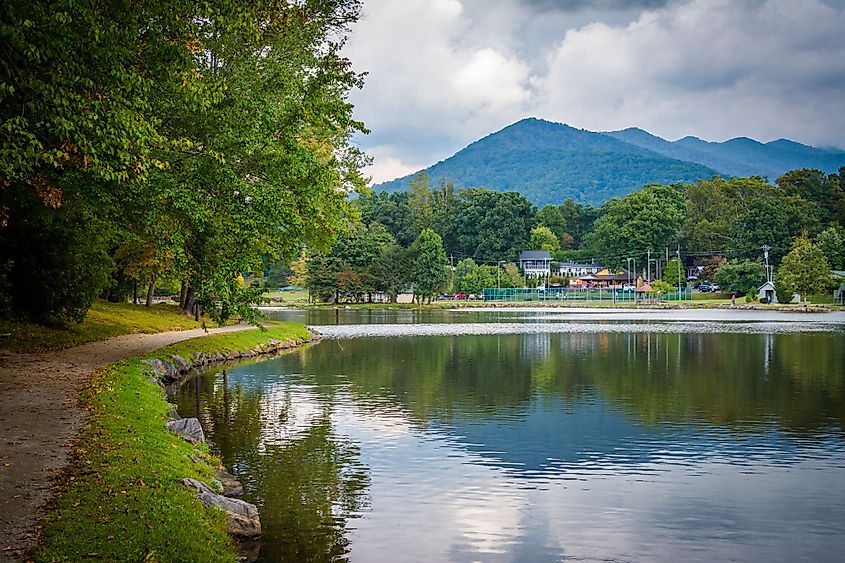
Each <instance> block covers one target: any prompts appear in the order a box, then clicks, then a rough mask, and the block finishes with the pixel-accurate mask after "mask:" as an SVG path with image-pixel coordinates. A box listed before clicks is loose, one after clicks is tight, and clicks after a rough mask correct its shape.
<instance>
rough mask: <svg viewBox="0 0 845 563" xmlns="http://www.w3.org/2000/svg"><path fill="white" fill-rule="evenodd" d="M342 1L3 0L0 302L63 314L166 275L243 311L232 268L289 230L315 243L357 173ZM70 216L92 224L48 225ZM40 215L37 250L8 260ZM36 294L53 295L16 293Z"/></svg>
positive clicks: (245, 293) (195, 294) (215, 306)
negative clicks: (42, 252)
mask: <svg viewBox="0 0 845 563" xmlns="http://www.w3.org/2000/svg"><path fill="white" fill-rule="evenodd" d="M359 10H360V3H359V2H358V1H357V0H304V1H302V2H263V1H259V2H248V3H245V2H235V1H223V2H215V3H211V4H203V3H199V4H197V3H192V2H176V3H152V2H143V1H142V2H140V3H134V4H133V5H132V7H131V8H129V7H127V6H123V5H120V4H116V5H100V4H91V3H86V2H79V1H78V0H60V1H59V2H52V1H50V2H47V1H43V0H42V1H34V2H23V1H19V0H13V1H11V2H7V3H4V4H3V8H0V25H2V27H1V28H0V38H2V40H3V41H4V43H5V44H6V48H5V49H4V53H7V54H8V56H7V55H6V54H4V57H3V59H2V62H0V73H2V74H0V84H2V88H0V116H2V119H3V123H4V125H3V127H2V128H0V138H2V141H3V148H2V151H3V152H2V160H0V247H2V250H0V277H2V279H0V282H2V283H0V292H4V291H5V292H6V293H7V294H8V295H12V296H14V298H13V299H9V300H8V301H9V302H10V305H9V306H8V308H9V309H10V310H9V311H6V312H7V313H11V314H14V315H17V316H28V317H30V318H35V319H38V320H47V319H48V318H54V317H59V318H73V319H75V320H79V319H80V318H81V317H82V316H84V312H85V310H86V309H87V307H88V305H89V304H90V301H91V299H93V297H94V296H96V295H98V294H100V293H101V292H103V291H109V289H110V288H111V289H112V290H116V289H117V288H118V287H125V284H124V285H122V286H121V281H120V280H135V281H139V282H141V283H143V284H149V285H150V290H152V288H153V287H154V286H155V283H156V280H157V279H160V277H161V276H165V275H166V276H171V277H176V278H177V279H179V280H181V281H182V283H183V287H184V288H185V291H183V294H182V296H181V297H182V304H183V306H185V308H186V309H189V308H190V306H191V304H192V303H194V302H196V303H200V304H201V305H202V306H203V307H204V309H205V310H206V311H208V312H209V313H210V314H211V315H212V317H213V318H215V319H217V320H219V321H222V320H224V319H226V318H227V317H229V316H231V315H233V314H237V315H239V316H242V317H244V318H253V317H254V315H255V313H254V309H252V308H251V307H250V305H251V304H252V303H255V302H256V301H257V299H258V294H257V292H256V291H254V290H253V289H252V288H249V287H243V286H242V284H241V283H239V281H238V280H239V277H240V275H241V273H242V272H254V271H262V270H263V268H264V264H265V263H266V262H268V261H276V262H278V261H279V260H289V259H292V258H293V257H295V256H296V255H298V254H299V251H300V249H301V248H302V246H303V244H308V245H309V246H310V247H312V248H315V249H320V248H327V247H328V246H329V245H330V244H331V242H332V240H333V239H334V238H335V236H336V235H337V233H338V232H340V230H341V229H342V226H343V224H344V222H345V218H346V217H347V216H349V215H350V212H351V211H352V209H351V208H350V206H349V203H348V200H347V194H348V193H349V192H351V191H356V190H359V189H363V188H364V180H363V178H362V176H361V174H360V168H361V167H362V165H363V164H364V162H365V159H364V157H363V155H362V154H361V152H360V151H359V150H358V149H357V148H356V147H355V146H353V145H352V143H351V138H352V135H353V134H354V133H356V132H364V131H365V129H364V126H363V124H361V123H360V122H358V121H356V120H355V119H353V117H352V105H351V104H350V103H349V102H348V101H347V93H348V91H349V90H350V89H352V88H357V87H359V86H361V84H362V76H361V75H360V74H357V73H356V72H354V71H353V70H352V69H351V64H350V62H349V61H348V60H346V59H345V58H343V56H341V54H340V50H341V48H342V46H343V43H344V41H345V39H344V38H345V36H346V34H347V31H348V26H349V25H350V24H351V23H353V22H354V21H355V20H356V19H357V17H358V13H359ZM79 217H95V218H96V222H97V225H96V236H91V235H89V234H86V233H85V230H84V228H82V227H79V226H78V225H77V224H75V225H73V226H72V227H70V226H69V227H62V226H61V225H70V224H71V223H73V222H74V221H79V220H80V219H79ZM41 224H48V225H51V226H52V227H50V228H47V229H41V232H40V233H39V236H40V237H41V238H42V239H44V245H45V246H47V247H50V248H52V249H53V256H51V257H50V259H46V260H44V261H41V262H34V261H32V260H26V258H25V255H26V254H27V253H28V252H29V248H30V239H31V238H32V231H33V229H38V228H39V227H38V225H41ZM69 230H73V231H74V234H73V236H69V235H68V231H69ZM74 263H88V264H90V265H91V267H90V268H88V269H87V270H88V271H86V268H80V269H81V270H83V272H84V273H80V272H77V271H75V270H76V269H74V271H68V272H67V273H66V275H65V280H66V281H67V282H69V283H68V284H67V285H68V287H73V288H76V289H71V290H69V291H67V292H64V294H63V295H59V294H58V293H57V291H59V289H57V288H55V287H52V286H51V285H50V284H49V283H48V280H49V278H51V277H52V276H54V275H55V274H54V273H53V272H54V271H55V269H56V266H55V264H64V265H70V264H74ZM102 272H106V274H105V275H102ZM25 283H26V284H29V285H30V286H31V287H29V288H28V289H25V288H22V287H21V285H22V284H25ZM82 286H84V291H82V292H81V293H80V291H79V288H80V287H82ZM4 287H8V289H7V290H4V289H3V288H4ZM27 291H28V292H29V293H30V295H26V292H27ZM47 293H50V294H51V295H55V296H56V297H57V302H56V304H55V305H54V306H50V307H46V308H45V307H44V306H43V304H36V303H34V302H33V299H32V297H31V295H41V296H43V295H45V294H47ZM83 294H84V295H83ZM74 295H77V296H78V297H77V298H74ZM19 297H20V298H19ZM0 303H3V300H2V299H0Z"/></svg>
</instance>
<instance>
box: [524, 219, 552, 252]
mask: <svg viewBox="0 0 845 563" xmlns="http://www.w3.org/2000/svg"><path fill="white" fill-rule="evenodd" d="M528 247H529V248H528V250H548V251H549V252H555V251H556V250H558V249H559V248H560V242H559V241H558V238H557V237H556V236H555V234H554V233H553V232H552V230H551V229H549V228H548V227H547V226H545V225H537V226H536V227H534V228H533V229H531V239H530V240H529V242H528Z"/></svg>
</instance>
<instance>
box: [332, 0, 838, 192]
mask: <svg viewBox="0 0 845 563" xmlns="http://www.w3.org/2000/svg"><path fill="white" fill-rule="evenodd" d="M558 6H559V5H558ZM567 6H568V9H566V10H563V9H559V7H558V8H556V7H555V3H554V2H544V1H532V2H526V1H524V0H523V1H520V0H501V1H499V2H494V3H491V2H488V1H483V2H482V1H481V0H463V1H458V0H403V1H402V2H396V1H393V0H369V1H367V2H365V14H366V17H365V18H364V19H363V20H362V21H361V22H360V23H359V24H358V25H357V26H356V28H355V30H354V35H353V37H352V39H351V41H350V44H349V45H348V47H347V51H346V52H347V54H348V56H350V58H351V59H352V60H353V62H354V64H355V66H356V68H358V69H360V70H365V71H368V72H369V76H368V78H367V84H366V86H365V88H364V90H363V91H362V92H358V93H356V94H354V96H353V100H352V101H353V102H354V103H355V104H356V111H357V114H358V117H359V118H361V119H362V120H363V121H364V122H365V123H366V124H367V125H368V127H369V128H370V129H371V130H372V131H373V133H372V134H371V135H370V136H369V137H367V138H364V139H363V140H362V145H363V146H364V148H365V149H367V150H368V151H370V152H371V154H373V156H374V157H375V159H376V162H375V163H374V166H373V168H372V170H371V171H370V173H371V174H372V175H373V176H374V179H375V180H376V181H379V180H384V179H388V178H389V177H390V176H391V175H392V174H397V175H404V174H406V173H409V172H411V171H413V170H416V169H418V168H419V167H422V166H425V165H429V164H432V163H434V162H436V161H437V160H440V159H443V158H446V157H448V156H450V155H451V154H452V153H454V152H456V151H457V150H459V149H461V148H463V147H464V146H466V145H467V144H469V143H470V142H472V141H474V140H476V139H477V138H479V137H481V136H484V135H486V134H488V133H491V132H493V131H495V130H497V129H500V128H501V127H504V126H505V125H508V124H509V123H512V122H514V121H516V120H518V119H520V118H522V117H527V116H536V117H542V118H545V119H551V120H556V121H563V122H566V123H570V124H572V125H575V126H578V127H583V128H586V129H591V130H607V129H620V128H624V127H629V126H639V127H643V128H645V129H647V130H649V131H651V132H653V133H655V134H658V135H661V136H665V137H668V138H678V137H681V136H684V135H689V134H691V135H697V136H700V137H703V138H705V139H713V140H723V139H727V138H731V137H735V136H741V135H746V136H751V137H754V138H758V139H760V140H770V139H774V138H778V137H789V138H792V139H795V140H797V141H801V142H805V143H810V144H817V145H838V146H845V111H843V110H845V102H843V100H844V99H845V42H843V41H842V39H841V38H842V33H841V30H842V29H843V28H845V12H843V8H842V6H841V5H837V6H835V7H833V6H831V5H830V2H827V3H825V2H822V0H747V1H735V0H675V1H669V2H666V3H665V5H663V3H662V2H658V1H643V2H637V1H636V0H634V1H630V2H594V3H592V7H588V8H585V9H583V10H580V11H579V10H574V11H573V10H572V3H571V2H570V3H568V4H567ZM637 6H656V7H655V8H653V9H649V10H643V9H641V8H638V7H637ZM371 148H375V149H377V150H375V151H371V150H370V149H371ZM417 164H420V165H422V166H419V167H417ZM412 167H413V168H412Z"/></svg>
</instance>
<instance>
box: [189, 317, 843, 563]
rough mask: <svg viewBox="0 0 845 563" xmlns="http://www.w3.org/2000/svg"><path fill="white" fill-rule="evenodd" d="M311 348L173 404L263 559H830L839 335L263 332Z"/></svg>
mask: <svg viewBox="0 0 845 563" xmlns="http://www.w3.org/2000/svg"><path fill="white" fill-rule="evenodd" d="M268 314H270V315H271V316H275V317H277V318H286V319H291V320H297V321H300V322H306V323H308V324H309V325H311V326H313V327H315V328H316V329H317V330H318V331H320V332H322V333H323V334H324V335H325V339H324V340H323V341H322V342H320V343H319V344H316V345H312V346H307V347H305V348H302V349H299V350H296V351H292V352H290V353H287V354H284V355H282V356H279V357H277V358H274V359H270V360H266V361H261V362H257V363H249V364H243V365H238V366H234V367H229V368H226V369H225V370H221V369H217V370H212V371H210V372H208V373H205V374H202V375H200V376H198V377H196V378H194V379H192V380H190V381H189V382H188V383H186V384H185V385H184V386H183V387H182V388H181V389H180V390H178V392H177V393H176V395H175V396H174V400H175V401H176V402H177V404H178V408H179V412H180V414H182V416H199V418H200V420H201V421H202V424H203V427H204V429H205V430H206V434H207V436H208V437H209V440H210V441H211V442H212V444H213V448H214V450H215V451H216V452H217V453H218V454H219V455H220V456H221V457H222V459H223V461H224V463H225V465H226V466H227V467H228V468H229V469H230V470H231V471H232V472H233V473H235V474H236V475H237V476H238V477H239V478H240V479H241V480H242V482H243V484H244V489H245V499H246V500H248V501H250V502H253V503H255V504H257V505H258V506H259V509H260V511H261V521H262V526H263V529H264V535H263V536H262V539H261V544H260V552H259V560H261V561H319V560H350V561H365V562H370V561H373V562H379V561H561V560H570V559H571V560H577V561H725V560H741V561H797V560H802V559H804V560H812V561H832V560H840V559H841V557H842V554H843V553H845V487H843V484H845V315H843V314H842V313H831V314H814V315H808V314H788V313H778V312H766V311H760V312H753V311H742V312H741V311H734V310H706V311H697V310H696V311H646V312H642V311H606V310H583V309H581V310H565V309H564V310H542V309H541V310H531V309H524V310H523V309H521V310H508V311H451V312H450V311H422V312H417V311H354V310H340V311H310V312H304V311H271V312H269V313H268Z"/></svg>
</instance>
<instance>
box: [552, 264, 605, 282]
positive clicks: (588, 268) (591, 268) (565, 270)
mask: <svg viewBox="0 0 845 563" xmlns="http://www.w3.org/2000/svg"><path fill="white" fill-rule="evenodd" d="M603 268H604V266H602V265H601V264H594V263H590V264H579V263H577V262H561V264H560V268H559V269H558V274H560V275H561V276H566V277H568V278H577V277H578V276H586V275H589V274H597V273H599V272H600V271H601V270H602V269H603Z"/></svg>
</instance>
